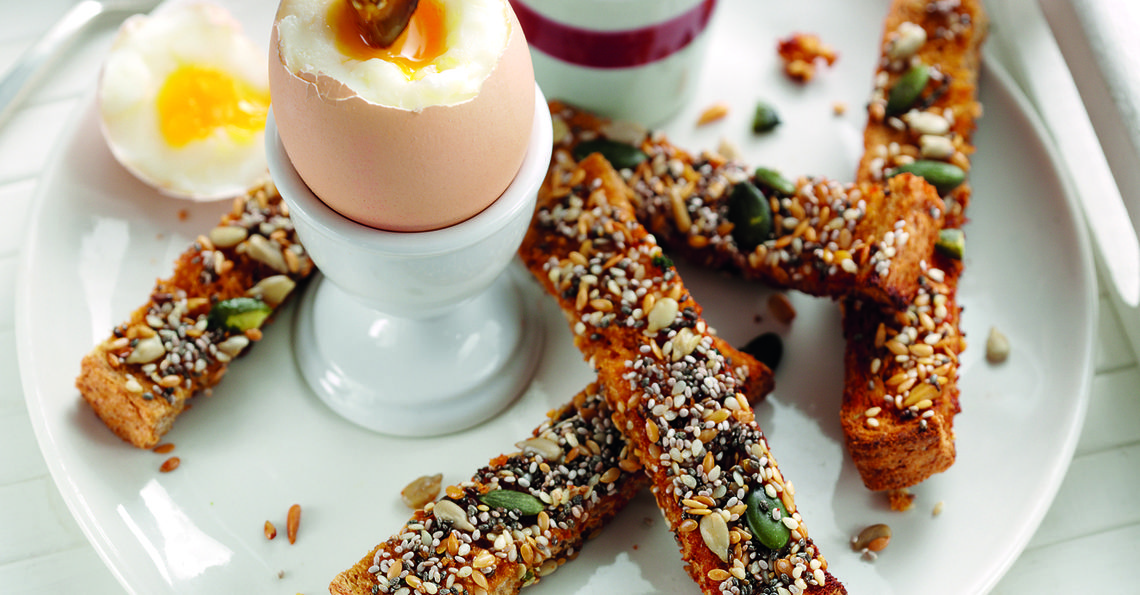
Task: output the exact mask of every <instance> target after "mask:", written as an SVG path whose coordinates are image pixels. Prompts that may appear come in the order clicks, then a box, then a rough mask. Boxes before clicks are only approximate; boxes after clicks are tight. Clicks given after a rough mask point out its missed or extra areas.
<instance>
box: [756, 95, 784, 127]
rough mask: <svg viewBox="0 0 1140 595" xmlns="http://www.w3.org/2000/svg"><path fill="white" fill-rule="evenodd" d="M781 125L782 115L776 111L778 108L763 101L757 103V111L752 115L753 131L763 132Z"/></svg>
mask: <svg viewBox="0 0 1140 595" xmlns="http://www.w3.org/2000/svg"><path fill="white" fill-rule="evenodd" d="M779 125H780V115H779V114H777V113H776V108H774V107H772V106H771V105H768V104H767V103H764V102H763V101H761V102H760V103H757V104H756V113H754V114H753V115H752V132H755V133H756V134H762V133H764V132H769V131H771V130H772V129H774V128H775V127H777V126H779Z"/></svg>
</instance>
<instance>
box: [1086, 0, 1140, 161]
mask: <svg viewBox="0 0 1140 595" xmlns="http://www.w3.org/2000/svg"><path fill="white" fill-rule="evenodd" d="M1072 3H1073V8H1074V9H1075V10H1076V13H1077V18H1078V20H1079V21H1080V24H1081V27H1082V28H1083V29H1084V31H1085V39H1086V40H1087V43H1088V45H1089V47H1090V48H1091V49H1092V53H1093V56H1094V58H1095V59H1096V62H1097V66H1099V67H1100V70H1101V74H1102V75H1103V76H1104V80H1105V83H1106V84H1107V85H1108V90H1109V94H1110V96H1111V97H1112V101H1113V103H1115V104H1116V108H1117V109H1118V110H1119V111H1120V116H1121V120H1122V123H1123V125H1124V126H1125V128H1126V129H1127V132H1128V135H1129V137H1130V139H1131V141H1132V144H1133V145H1134V146H1136V147H1137V148H1140V36H1138V35H1137V30H1138V29H1140V2H1136V0H1072ZM1137 165H1140V164H1137Z"/></svg>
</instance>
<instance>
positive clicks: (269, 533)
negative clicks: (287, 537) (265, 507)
mask: <svg viewBox="0 0 1140 595" xmlns="http://www.w3.org/2000/svg"><path fill="white" fill-rule="evenodd" d="M274 537H277V527H275V526H273V523H271V522H269V521H265V538H266V539H273V538H274Z"/></svg>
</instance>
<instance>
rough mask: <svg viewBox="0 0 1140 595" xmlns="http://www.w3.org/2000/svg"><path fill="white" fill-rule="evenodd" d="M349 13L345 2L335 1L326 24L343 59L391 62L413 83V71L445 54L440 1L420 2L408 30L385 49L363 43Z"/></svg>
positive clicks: (445, 43) (344, 0) (349, 9)
mask: <svg viewBox="0 0 1140 595" xmlns="http://www.w3.org/2000/svg"><path fill="white" fill-rule="evenodd" d="M352 10H353V9H352V7H351V6H349V3H348V0H338V1H336V2H333V3H332V5H331V6H329V15H328V20H329V23H331V24H332V26H333V30H334V31H335V32H336V45H337V49H338V50H340V52H341V53H342V54H344V55H345V56H348V57H350V58H354V59H356V60H370V59H372V58H379V59H381V60H384V61H386V62H391V63H392V64H395V65H396V66H399V67H400V70H402V71H404V76H406V77H408V80H412V78H413V77H414V76H415V74H416V71H418V70H419V69H421V68H423V67H424V66H427V65H428V64H431V62H432V61H433V60H435V59H436V58H438V57H440V56H441V55H443V53H444V52H446V51H447V31H446V29H445V25H444V12H443V5H442V4H440V2H439V0H420V2H419V4H418V5H417V6H416V11H415V12H413V13H412V18H411V20H410V21H408V26H407V28H406V29H404V32H403V33H401V34H400V36H399V37H397V38H396V41H394V42H393V43H392V45H391V46H388V47H386V48H377V47H373V46H371V45H369V44H368V42H367V41H365V39H366V38H365V36H364V34H363V33H362V32H361V25H360V23H359V21H357V19H356V17H355V15H353V13H352Z"/></svg>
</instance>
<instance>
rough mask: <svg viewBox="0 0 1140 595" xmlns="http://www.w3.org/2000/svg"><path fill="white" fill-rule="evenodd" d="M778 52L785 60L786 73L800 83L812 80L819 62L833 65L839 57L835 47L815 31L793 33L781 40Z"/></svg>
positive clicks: (777, 46) (777, 47) (777, 48)
mask: <svg viewBox="0 0 1140 595" xmlns="http://www.w3.org/2000/svg"><path fill="white" fill-rule="evenodd" d="M776 52H777V53H778V54H779V55H780V58H781V59H782V60H783V62H784V73H785V74H787V75H788V77H789V78H791V79H792V80H794V81H796V82H798V83H806V82H809V81H811V80H812V79H813V78H814V77H815V70H816V66H817V65H818V64H826V65H827V66H831V65H833V64H835V61H836V60H837V59H838V58H839V54H837V53H836V52H835V49H834V48H832V47H831V46H829V45H827V44H825V43H823V41H822V40H820V38H819V36H818V35H816V34H814V33H793V34H792V35H791V36H789V37H787V38H784V39H781V40H780V42H779V43H778V44H777V45H776Z"/></svg>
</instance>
